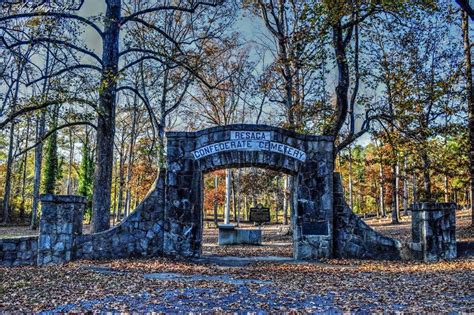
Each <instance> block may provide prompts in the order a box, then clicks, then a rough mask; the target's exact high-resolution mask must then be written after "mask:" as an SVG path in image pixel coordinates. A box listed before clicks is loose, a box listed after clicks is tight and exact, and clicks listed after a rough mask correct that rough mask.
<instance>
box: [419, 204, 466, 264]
mask: <svg viewBox="0 0 474 315" xmlns="http://www.w3.org/2000/svg"><path fill="white" fill-rule="evenodd" d="M412 209H413V210H412V225H411V226H412V242H411V244H410V248H411V249H412V250H413V251H414V252H415V254H416V255H415V256H416V257H417V258H419V259H423V260H424V261H426V262H432V261H438V260H440V259H448V260H449V259H454V258H456V257H457V248H456V204H455V203H434V202H421V203H417V204H414V205H413V206H412Z"/></svg>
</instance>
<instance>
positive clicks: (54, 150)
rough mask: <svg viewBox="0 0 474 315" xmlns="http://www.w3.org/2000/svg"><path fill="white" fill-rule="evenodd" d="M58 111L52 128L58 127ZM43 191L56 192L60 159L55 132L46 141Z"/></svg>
mask: <svg viewBox="0 0 474 315" xmlns="http://www.w3.org/2000/svg"><path fill="white" fill-rule="evenodd" d="M57 124H58V122H57V111H56V110H55V113H54V115H53V122H52V124H51V129H54V128H57ZM44 166H45V168H44V177H43V191H44V193H46V194H54V193H55V192H56V180H57V178H58V176H59V159H58V135H57V132H54V133H52V134H51V136H49V138H48V141H47V143H46V156H45V164H44Z"/></svg>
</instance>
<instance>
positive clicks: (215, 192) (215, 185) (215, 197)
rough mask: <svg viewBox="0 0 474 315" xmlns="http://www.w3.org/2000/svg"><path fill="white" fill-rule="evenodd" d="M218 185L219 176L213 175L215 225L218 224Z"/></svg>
mask: <svg viewBox="0 0 474 315" xmlns="http://www.w3.org/2000/svg"><path fill="white" fill-rule="evenodd" d="M218 186H219V176H217V174H216V175H214V224H215V225H216V227H217V226H218V225H217V223H218V217H217V208H218V206H219V203H218V200H217V193H218V191H219V190H218Z"/></svg>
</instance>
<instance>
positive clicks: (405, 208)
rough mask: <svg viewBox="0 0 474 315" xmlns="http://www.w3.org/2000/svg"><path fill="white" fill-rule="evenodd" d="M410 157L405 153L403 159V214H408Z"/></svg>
mask: <svg viewBox="0 0 474 315" xmlns="http://www.w3.org/2000/svg"><path fill="white" fill-rule="evenodd" d="M407 163H408V159H407V156H406V155H405V157H404V159H403V214H404V215H408V174H407V167H408V166H407Z"/></svg>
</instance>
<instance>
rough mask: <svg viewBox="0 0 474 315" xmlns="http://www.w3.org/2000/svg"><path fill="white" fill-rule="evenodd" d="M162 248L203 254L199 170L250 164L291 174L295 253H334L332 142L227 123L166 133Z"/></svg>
mask: <svg viewBox="0 0 474 315" xmlns="http://www.w3.org/2000/svg"><path fill="white" fill-rule="evenodd" d="M166 136H167V141H168V143H167V163H168V165H167V169H168V172H167V180H166V182H167V187H166V196H167V197H166V198H167V200H168V203H167V204H166V208H165V218H166V220H167V225H168V227H169V228H168V229H165V234H164V242H165V246H166V247H165V248H164V250H165V252H166V253H167V254H170V255H179V256H186V257H197V256H199V255H200V252H201V235H202V203H203V200H202V191H201V189H202V178H203V173H205V172H209V171H212V170H216V169H221V168H231V167H249V166H256V167H261V168H267V169H273V170H279V171H283V172H285V173H289V174H291V175H293V176H294V178H295V180H294V183H295V198H294V199H295V212H296V213H295V215H294V216H293V217H294V222H293V227H294V257H295V258H296V259H314V258H323V257H331V256H332V254H333V251H332V250H333V246H332V244H333V141H332V138H331V137H326V136H310V135H303V134H298V133H295V132H292V131H289V130H285V129H281V128H276V127H270V126H263V125H230V126H224V127H214V128H209V129H205V130H201V131H198V132H168V133H167V135H166Z"/></svg>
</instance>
